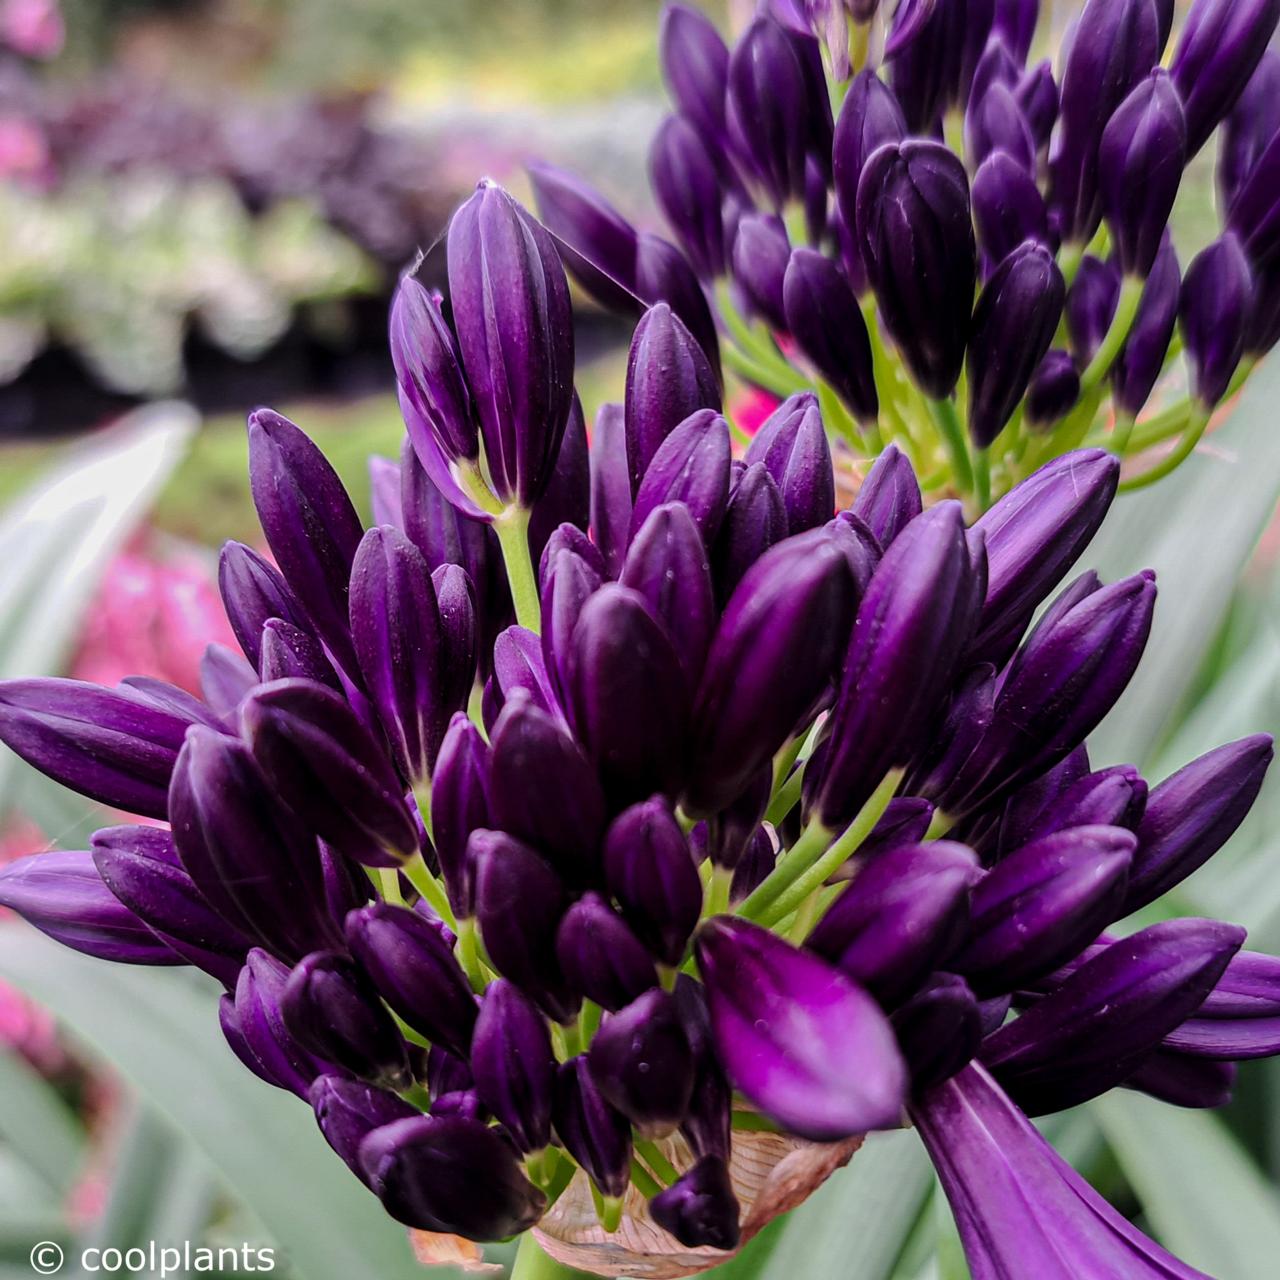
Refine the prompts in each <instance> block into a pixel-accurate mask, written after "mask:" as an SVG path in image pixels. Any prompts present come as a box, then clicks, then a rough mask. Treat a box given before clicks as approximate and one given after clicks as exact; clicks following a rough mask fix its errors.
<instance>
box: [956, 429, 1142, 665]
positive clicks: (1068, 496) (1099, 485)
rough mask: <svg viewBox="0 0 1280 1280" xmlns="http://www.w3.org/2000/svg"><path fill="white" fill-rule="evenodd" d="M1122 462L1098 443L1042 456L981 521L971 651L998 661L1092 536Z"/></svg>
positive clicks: (1112, 494)
mask: <svg viewBox="0 0 1280 1280" xmlns="http://www.w3.org/2000/svg"><path fill="white" fill-rule="evenodd" d="M1119 478H1120V464H1119V462H1118V461H1117V460H1116V459H1115V458H1114V457H1112V456H1111V455H1110V454H1108V453H1104V452H1103V451H1102V450H1101V449H1082V450H1078V451H1077V452H1075V453H1068V454H1064V455H1063V456H1062V457H1059V458H1055V459H1054V460H1053V461H1052V462H1048V463H1046V464H1045V465H1044V466H1043V467H1041V468H1040V469H1039V470H1038V471H1036V472H1035V473H1034V474H1033V475H1031V476H1030V477H1029V478H1028V479H1026V480H1024V481H1023V482H1022V483H1021V484H1019V485H1016V486H1015V487H1014V488H1013V489H1012V490H1010V492H1009V493H1008V494H1006V495H1005V497H1003V498H1001V499H1000V501H999V502H997V503H996V504H995V505H994V506H993V507H992V508H991V510H990V511H988V512H987V513H986V514H985V515H983V516H982V518H981V519H980V520H979V521H978V523H977V525H976V526H975V528H978V529H981V530H982V532H983V534H984V535H985V536H986V543H987V596H986V601H985V602H984V604H983V606H982V613H981V614H980V615H979V619H978V634H977V636H976V637H975V638H974V641H973V646H972V649H971V652H973V653H974V654H977V655H980V656H981V657H983V658H988V659H990V660H991V661H993V662H1002V661H1003V660H1004V659H1005V658H1006V657H1007V656H1008V654H1009V652H1010V651H1011V649H1012V647H1013V646H1014V645H1016V644H1017V643H1018V640H1019V639H1020V638H1021V636H1022V633H1023V632H1024V631H1025V630H1026V627H1027V624H1028V623H1029V622H1030V621H1031V616H1032V614H1034V613H1035V611H1036V609H1038V608H1039V607H1040V605H1041V604H1042V603H1043V601H1044V600H1045V599H1046V598H1047V597H1048V595H1049V593H1050V592H1051V591H1052V590H1053V589H1054V588H1055V587H1056V586H1057V585H1058V584H1059V583H1060V582H1061V581H1062V579H1063V578H1064V577H1066V575H1067V571H1068V570H1069V569H1070V568H1071V566H1072V565H1073V564H1074V563H1075V562H1076V561H1077V560H1078V559H1079V558H1080V556H1081V554H1082V553H1083V552H1084V549H1085V547H1087V546H1088V545H1089V543H1090V542H1091V541H1092V540H1093V537H1094V535H1095V534H1096V533H1097V532H1098V529H1099V527H1100V526H1101V524H1102V521H1103V519H1104V517H1105V516H1106V514H1107V512H1108V510H1110V508H1111V503H1112V502H1113V501H1114V499H1115V496H1116V485H1117V483H1118V481H1119Z"/></svg>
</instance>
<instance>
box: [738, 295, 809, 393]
mask: <svg viewBox="0 0 1280 1280" xmlns="http://www.w3.org/2000/svg"><path fill="white" fill-rule="evenodd" d="M716 310H717V312H718V313H719V315H720V318H721V319H722V320H723V321H724V326H725V328H726V329H728V330H729V336H730V337H731V338H732V339H733V340H734V342H735V343H737V345H738V347H739V348H740V349H741V350H742V352H743V353H745V354H746V355H748V356H750V357H751V359H752V360H754V361H755V363H756V364H758V365H761V366H763V367H764V368H767V369H772V370H773V372H774V373H775V374H777V375H778V376H779V377H782V378H787V377H790V378H799V377H800V375H799V374H798V373H797V372H796V371H795V369H793V368H792V367H791V365H790V364H788V363H787V360H786V357H785V356H784V355H783V354H782V353H781V352H780V351H779V350H778V348H777V346H776V345H775V344H774V341H773V338H772V337H771V336H770V335H769V331H768V329H766V328H765V327H764V325H763V324H760V323H753V322H752V321H750V320H748V319H747V318H746V317H745V316H744V315H743V314H742V312H741V311H739V310H738V308H737V306H736V305H735V304H734V301H733V296H732V294H730V292H729V287H728V285H727V284H725V283H724V282H721V283H720V284H719V285H718V286H717V288H716ZM806 385H807V384H806Z"/></svg>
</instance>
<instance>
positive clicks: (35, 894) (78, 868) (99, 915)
mask: <svg viewBox="0 0 1280 1280" xmlns="http://www.w3.org/2000/svg"><path fill="white" fill-rule="evenodd" d="M0 907H7V908H9V910H10V911H16V912H17V913H18V914H19V915H20V916H22V918H23V919H24V920H26V921H27V923H28V924H31V925H34V926H35V927H36V928H37V929H39V930H40V932H41V933H44V934H47V935H48V936H49V937H51V938H53V939H54V940H55V941H56V942H60V943H62V945H63V946H64V947H70V948H71V949H72V950H74V951H81V952H83V953H84V954H85V955H90V956H96V957H97V958H98V959H99V960H112V961H114V962H116V963H117V964H162V965H174V964H182V963H183V957H181V956H179V955H178V954H177V953H176V952H174V951H173V950H172V949H171V948H170V947H169V946H167V945H166V944H165V943H164V942H163V941H161V939H160V938H159V937H157V936H156V934H155V933H153V932H152V931H151V929H150V928H148V927H147V925H146V924H144V923H143V921H142V920H141V919H140V918H139V917H138V916H137V915H136V914H135V913H134V912H133V910H132V909H131V908H130V907H128V906H126V905H125V903H124V902H123V901H121V900H120V899H119V898H117V897H116V895H115V893H114V891H113V890H112V889H110V888H109V887H108V885H107V884H106V883H105V882H104V880H103V878H102V876H101V874H100V873H99V872H98V869H97V867H96V866H95V860H94V856H93V854H92V853H89V852H88V851H75V852H72V851H70V850H62V849H50V850H48V851H46V852H44V853H33V854H30V855H29V856H27V857H25V858H17V859H15V860H14V861H13V862H10V863H7V864H6V865H5V866H4V867H3V868H0Z"/></svg>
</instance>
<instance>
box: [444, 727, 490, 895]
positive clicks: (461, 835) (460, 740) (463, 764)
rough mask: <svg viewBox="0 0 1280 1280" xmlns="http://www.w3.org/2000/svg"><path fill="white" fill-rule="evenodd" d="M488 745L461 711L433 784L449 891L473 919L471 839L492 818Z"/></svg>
mask: <svg viewBox="0 0 1280 1280" xmlns="http://www.w3.org/2000/svg"><path fill="white" fill-rule="evenodd" d="M489 768H490V752H489V744H488V743H487V742H486V741H485V740H484V737H483V735H482V734H481V733H480V730H479V729H477V728H476V726H475V725H474V724H472V723H471V721H470V720H468V719H467V717H466V716H465V715H463V714H462V712H459V713H458V714H457V715H455V716H454V717H453V719H452V720H451V721H450V723H449V729H448V732H447V733H446V734H445V736H444V742H442V743H441V745H440V755H439V757H438V758H437V760H436V771H435V774H434V775H433V777H432V783H431V834H432V835H433V836H434V837H435V845H436V856H437V857H438V858H439V860H440V870H441V873H442V874H443V876H444V883H445V888H446V889H447V890H448V892H449V903H450V905H451V906H452V907H453V909H454V911H456V912H457V913H458V915H459V916H463V917H466V916H470V915H471V911H472V903H471V875H470V871H469V870H468V868H467V858H466V851H467V839H468V837H469V836H470V834H471V832H472V831H474V830H476V829H477V828H478V827H486V826H488V824H489V822H490V818H489Z"/></svg>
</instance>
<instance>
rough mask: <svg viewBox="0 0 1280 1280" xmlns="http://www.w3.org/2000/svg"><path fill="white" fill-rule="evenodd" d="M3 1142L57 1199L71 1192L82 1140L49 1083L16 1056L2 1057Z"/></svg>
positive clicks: (3, 1054)
mask: <svg viewBox="0 0 1280 1280" xmlns="http://www.w3.org/2000/svg"><path fill="white" fill-rule="evenodd" d="M0 1139H3V1141H4V1143H5V1144H6V1146H7V1147H8V1148H9V1149H10V1150H11V1151H12V1152H13V1153H14V1154H15V1155H17V1156H18V1157H20V1158H21V1159H22V1160H24V1161H25V1162H26V1163H27V1165H28V1166H30V1168H31V1169H32V1170H34V1171H35V1172H36V1173H38V1174H39V1175H40V1177H41V1178H43V1179H44V1181H45V1182H46V1183H48V1186H49V1189H50V1190H51V1191H52V1192H53V1193H54V1194H55V1195H57V1196H65V1195H66V1194H67V1192H68V1191H70V1190H71V1184H72V1182H73V1181H74V1179H75V1177H76V1174H77V1172H78V1171H79V1168H80V1161H81V1159H82V1158H83V1156H84V1136H83V1134H82V1132H81V1129H80V1125H79V1123H78V1121H77V1120H76V1118H75V1116H74V1115H73V1114H72V1112H71V1109H70V1108H69V1107H68V1106H67V1104H66V1103H65V1102H63V1100H62V1098H61V1097H59V1095H58V1093H57V1092H56V1090H55V1089H54V1088H53V1086H52V1085H51V1084H49V1083H48V1082H47V1081H46V1080H44V1079H43V1078H42V1077H41V1076H40V1074H39V1073H38V1072H37V1071H36V1070H35V1069H34V1068H33V1067H31V1066H30V1065H29V1064H28V1063H27V1062H26V1061H25V1060H24V1059H23V1058H21V1057H19V1055H18V1054H17V1053H16V1052H14V1051H12V1050H9V1051H5V1052H0Z"/></svg>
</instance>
